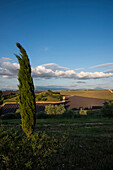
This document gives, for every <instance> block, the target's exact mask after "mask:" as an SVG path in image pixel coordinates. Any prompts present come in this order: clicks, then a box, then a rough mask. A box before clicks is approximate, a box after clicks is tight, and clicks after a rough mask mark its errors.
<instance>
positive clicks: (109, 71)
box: [104, 69, 113, 73]
mask: <svg viewBox="0 0 113 170" xmlns="http://www.w3.org/2000/svg"><path fill="white" fill-rule="evenodd" d="M104 73H113V69H109V70H106V71H104Z"/></svg>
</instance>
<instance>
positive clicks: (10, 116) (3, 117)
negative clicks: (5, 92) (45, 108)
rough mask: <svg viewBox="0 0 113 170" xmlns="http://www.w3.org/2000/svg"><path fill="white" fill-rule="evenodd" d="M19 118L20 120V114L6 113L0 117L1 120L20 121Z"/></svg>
mask: <svg viewBox="0 0 113 170" xmlns="http://www.w3.org/2000/svg"><path fill="white" fill-rule="evenodd" d="M20 118H21V116H20V114H16V113H6V114H4V115H2V116H1V119H20Z"/></svg>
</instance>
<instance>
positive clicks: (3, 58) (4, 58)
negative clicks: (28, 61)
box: [2, 57, 12, 61]
mask: <svg viewBox="0 0 113 170" xmlns="http://www.w3.org/2000/svg"><path fill="white" fill-rule="evenodd" d="M2 60H7V61H8V60H12V59H11V58H6V57H2Z"/></svg>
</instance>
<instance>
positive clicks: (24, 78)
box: [15, 43, 36, 136]
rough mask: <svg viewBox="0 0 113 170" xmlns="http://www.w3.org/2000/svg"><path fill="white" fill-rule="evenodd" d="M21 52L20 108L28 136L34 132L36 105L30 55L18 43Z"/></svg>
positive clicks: (19, 74)
mask: <svg viewBox="0 0 113 170" xmlns="http://www.w3.org/2000/svg"><path fill="white" fill-rule="evenodd" d="M16 46H17V47H18V48H19V50H20V53H21V54H20V56H19V55H16V54H15V56H16V57H17V59H18V62H19V64H20V69H19V73H18V80H19V85H18V87H19V108H20V114H21V120H22V129H23V131H24V132H25V133H26V135H27V136H30V134H31V133H32V132H33V130H34V127H35V122H36V103H35V94H34V85H33V80H32V77H31V66H30V62H29V58H28V55H27V53H26V51H25V50H24V48H23V47H22V46H21V45H20V44H19V43H16Z"/></svg>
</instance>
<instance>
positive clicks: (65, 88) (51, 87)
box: [0, 85, 108, 91]
mask: <svg viewBox="0 0 113 170" xmlns="http://www.w3.org/2000/svg"><path fill="white" fill-rule="evenodd" d="M48 89H50V90H77V91H78V90H108V88H107V89H104V88H101V87H96V88H80V89H76V88H71V87H63V86H57V85H49V86H35V90H36V91H43V90H48ZM0 90H1V91H17V90H18V89H8V88H1V89H0Z"/></svg>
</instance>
